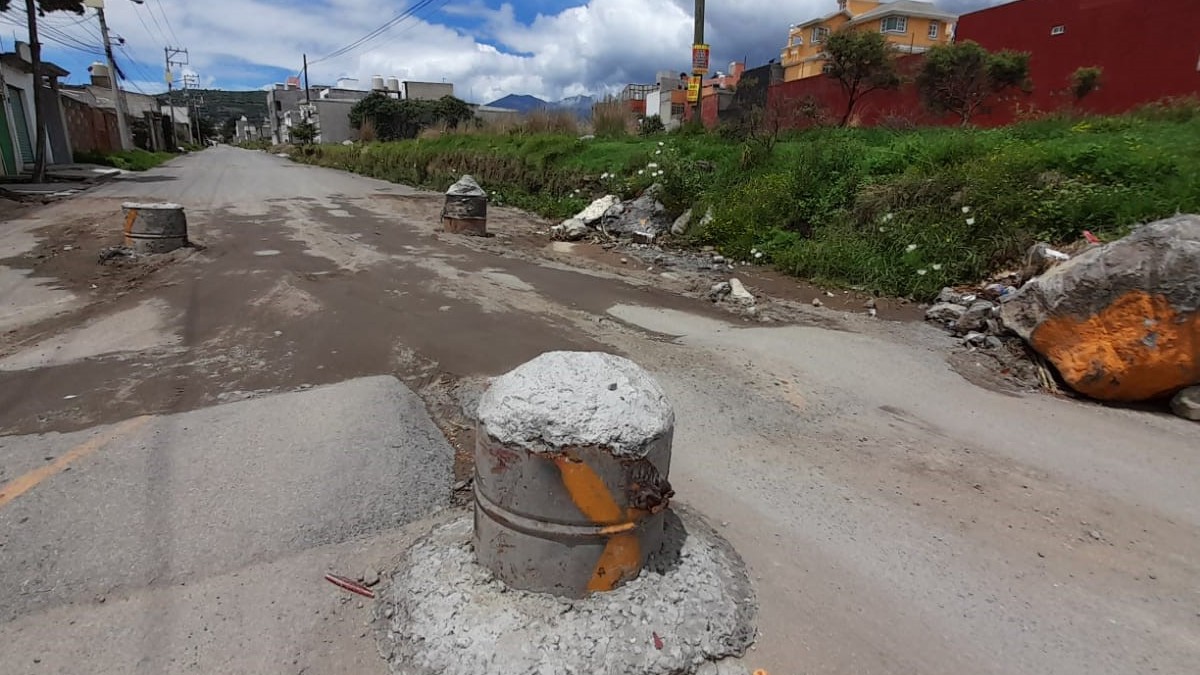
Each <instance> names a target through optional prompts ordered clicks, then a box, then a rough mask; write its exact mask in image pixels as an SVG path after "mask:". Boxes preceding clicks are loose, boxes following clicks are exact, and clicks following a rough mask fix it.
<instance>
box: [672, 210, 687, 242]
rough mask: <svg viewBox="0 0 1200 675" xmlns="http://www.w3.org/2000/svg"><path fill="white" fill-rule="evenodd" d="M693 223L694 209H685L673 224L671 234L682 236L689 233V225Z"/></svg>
mask: <svg viewBox="0 0 1200 675" xmlns="http://www.w3.org/2000/svg"><path fill="white" fill-rule="evenodd" d="M691 224H692V210H691V209H688V210H687V211H684V212H683V213H682V214H681V215H680V216H679V217H678V218H676V219H675V222H674V223H672V224H671V234H673V235H675V236H677V237H678V236H680V235H684V234H687V231H688V226H689V225H691Z"/></svg>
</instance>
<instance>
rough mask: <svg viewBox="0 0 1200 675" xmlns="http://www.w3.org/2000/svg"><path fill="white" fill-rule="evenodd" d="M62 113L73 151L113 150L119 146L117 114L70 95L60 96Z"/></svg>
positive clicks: (103, 151) (104, 151)
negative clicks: (77, 99)
mask: <svg viewBox="0 0 1200 675" xmlns="http://www.w3.org/2000/svg"><path fill="white" fill-rule="evenodd" d="M62 105H63V113H64V115H65V117H66V121H67V129H68V133H69V134H70V136H71V148H72V150H73V151H74V152H101V153H107V152H115V151H116V150H118V149H120V147H121V135H120V131H119V130H118V128H117V114H116V112H114V111H111V110H105V109H103V108H97V107H94V106H90V105H88V104H86V103H83V102H81V101H76V100H75V99H73V98H71V97H70V96H63V97H62Z"/></svg>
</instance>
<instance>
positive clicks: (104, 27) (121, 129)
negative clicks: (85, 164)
mask: <svg viewBox="0 0 1200 675" xmlns="http://www.w3.org/2000/svg"><path fill="white" fill-rule="evenodd" d="M96 15H97V16H98V17H100V37H101V39H103V40H104V56H105V57H106V58H107V59H108V78H109V84H110V85H112V90H113V98H114V99H116V104H117V133H119V134H120V135H121V149H122V150H129V149H131V148H132V147H133V139H132V138H130V136H129V109H128V108H127V106H126V105H125V92H124V91H121V84H120V80H119V76H118V75H117V62H116V60H114V59H113V50H112V39H111V38H109V36H108V22H107V21H105V19H104V7H103V6H101V7H97V8H96Z"/></svg>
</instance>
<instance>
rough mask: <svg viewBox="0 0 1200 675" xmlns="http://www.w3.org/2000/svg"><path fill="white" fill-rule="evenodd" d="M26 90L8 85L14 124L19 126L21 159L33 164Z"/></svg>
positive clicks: (9, 102)
mask: <svg viewBox="0 0 1200 675" xmlns="http://www.w3.org/2000/svg"><path fill="white" fill-rule="evenodd" d="M24 94H25V92H24V91H22V90H20V89H17V88H16V87H14V86H12V85H9V86H8V104H9V106H10V107H11V108H12V114H13V125H14V126H15V127H17V146H18V147H19V148H20V149H21V161H22V162H24V163H25V164H33V140H32V139H31V138H29V117H28V115H26V114H25V96H24Z"/></svg>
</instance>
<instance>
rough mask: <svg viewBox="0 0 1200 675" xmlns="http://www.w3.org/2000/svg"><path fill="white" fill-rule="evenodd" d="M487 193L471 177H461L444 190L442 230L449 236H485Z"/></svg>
mask: <svg viewBox="0 0 1200 675" xmlns="http://www.w3.org/2000/svg"><path fill="white" fill-rule="evenodd" d="M487 204H488V199H487V192H486V191H485V190H484V189H483V188H481V187H479V183H476V182H475V179H474V178H472V177H471V176H463V177H462V178H459V179H458V182H456V183H455V184H454V185H451V186H450V189H449V190H446V205H445V206H444V207H442V229H444V230H445V231H447V232H450V233H451V234H470V235H474V236H476V237H486V236H487Z"/></svg>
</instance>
